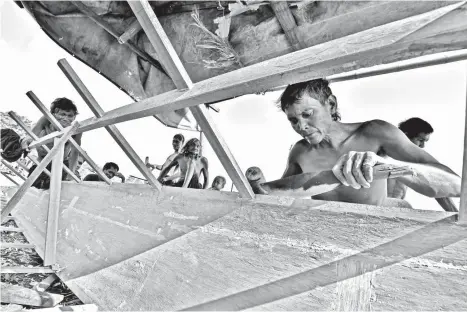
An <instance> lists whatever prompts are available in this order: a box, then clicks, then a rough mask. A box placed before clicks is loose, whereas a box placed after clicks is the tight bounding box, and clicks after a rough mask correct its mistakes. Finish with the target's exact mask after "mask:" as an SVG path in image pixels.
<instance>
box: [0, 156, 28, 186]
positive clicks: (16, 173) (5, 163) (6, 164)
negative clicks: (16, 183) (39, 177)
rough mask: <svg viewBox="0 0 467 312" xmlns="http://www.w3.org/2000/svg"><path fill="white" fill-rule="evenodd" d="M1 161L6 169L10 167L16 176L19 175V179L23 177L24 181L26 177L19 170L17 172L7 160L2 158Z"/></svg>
mask: <svg viewBox="0 0 467 312" xmlns="http://www.w3.org/2000/svg"><path fill="white" fill-rule="evenodd" d="M1 161H2V164H3V165H4V166H5V167H7V168H8V169H10V170H11V171H12V172H13V173H14V174H15V175H17V176H18V177H20V178H21V179H23V180H24V181H26V178H25V177H24V176H23V174H22V173H21V172H19V171H18V170H17V169H15V168H14V167H13V166H12V165H10V164H9V163H8V162H7V161H5V160H4V159H1Z"/></svg>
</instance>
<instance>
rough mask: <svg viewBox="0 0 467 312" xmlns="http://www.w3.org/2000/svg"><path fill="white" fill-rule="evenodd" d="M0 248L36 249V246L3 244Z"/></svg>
mask: <svg viewBox="0 0 467 312" xmlns="http://www.w3.org/2000/svg"><path fill="white" fill-rule="evenodd" d="M0 247H1V248H2V249H4V248H18V249H27V248H34V244H20V243H1V245H0Z"/></svg>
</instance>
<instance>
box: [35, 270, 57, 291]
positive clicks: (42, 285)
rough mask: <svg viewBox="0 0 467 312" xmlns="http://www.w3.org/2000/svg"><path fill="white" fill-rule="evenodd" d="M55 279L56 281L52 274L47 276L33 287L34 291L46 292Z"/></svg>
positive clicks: (55, 276)
mask: <svg viewBox="0 0 467 312" xmlns="http://www.w3.org/2000/svg"><path fill="white" fill-rule="evenodd" d="M57 279H58V276H57V275H55V274H54V273H52V274H50V275H49V276H47V277H46V278H45V279H43V280H42V281H41V282H40V283H38V284H36V285H34V287H33V289H34V290H35V291H46V290H47V288H49V287H50V285H52V284H53V282H55V281H56V280H57Z"/></svg>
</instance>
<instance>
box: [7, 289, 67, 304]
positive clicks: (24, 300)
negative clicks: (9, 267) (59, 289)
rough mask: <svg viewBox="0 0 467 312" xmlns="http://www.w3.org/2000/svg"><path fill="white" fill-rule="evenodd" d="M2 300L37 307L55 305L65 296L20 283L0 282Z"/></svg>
mask: <svg viewBox="0 0 467 312" xmlns="http://www.w3.org/2000/svg"><path fill="white" fill-rule="evenodd" d="M0 285H1V289H2V295H1V297H2V302H4V303H15V304H24V305H29V306H35V307H53V306H55V305H57V304H59V303H60V302H62V300H63V298H64V296H63V295H57V294H51V293H47V292H38V291H35V290H32V289H29V288H25V287H22V286H18V285H10V284H7V283H0Z"/></svg>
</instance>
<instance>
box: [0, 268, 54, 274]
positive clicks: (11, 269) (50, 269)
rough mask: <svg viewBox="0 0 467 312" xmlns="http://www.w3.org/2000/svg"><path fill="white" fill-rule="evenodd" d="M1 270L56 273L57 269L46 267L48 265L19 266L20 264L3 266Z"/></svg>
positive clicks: (5, 271) (12, 272)
mask: <svg viewBox="0 0 467 312" xmlns="http://www.w3.org/2000/svg"><path fill="white" fill-rule="evenodd" d="M0 271H1V273H2V274H6V273H11V274H15V273H22V274H23V273H24V274H34V273H40V274H47V273H55V270H53V269H52V268H46V267H30V268H27V267H19V266H2V267H1V268H0Z"/></svg>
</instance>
